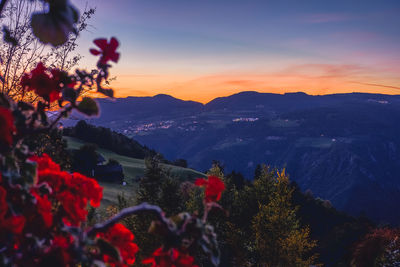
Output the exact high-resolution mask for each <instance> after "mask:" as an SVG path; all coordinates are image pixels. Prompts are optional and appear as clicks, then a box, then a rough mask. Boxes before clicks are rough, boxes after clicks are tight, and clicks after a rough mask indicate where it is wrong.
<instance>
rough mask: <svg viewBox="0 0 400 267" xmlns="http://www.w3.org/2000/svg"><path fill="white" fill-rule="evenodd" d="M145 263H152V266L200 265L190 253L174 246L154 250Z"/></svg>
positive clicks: (180, 266) (182, 266)
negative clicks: (196, 263) (195, 262)
mask: <svg viewBox="0 0 400 267" xmlns="http://www.w3.org/2000/svg"><path fill="white" fill-rule="evenodd" d="M143 264H151V267H198V266H197V265H195V264H194V258H193V257H192V256H190V255H189V254H186V253H182V252H181V251H179V250H177V249H174V248H171V249H168V250H164V249H163V248H162V247H161V248H158V249H157V250H156V251H154V252H153V255H152V256H151V257H150V258H148V259H145V260H143Z"/></svg>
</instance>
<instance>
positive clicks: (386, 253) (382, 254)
mask: <svg viewBox="0 0 400 267" xmlns="http://www.w3.org/2000/svg"><path fill="white" fill-rule="evenodd" d="M399 237H400V231H399V230H398V229H389V228H381V229H374V230H372V231H371V232H370V233H368V234H367V235H366V236H365V237H364V238H363V239H362V240H360V241H359V242H358V243H357V244H356V246H355V249H354V252H353V260H352V262H351V264H352V266H365V267H370V266H371V267H376V266H399V264H400V253H399V251H400V241H399Z"/></svg>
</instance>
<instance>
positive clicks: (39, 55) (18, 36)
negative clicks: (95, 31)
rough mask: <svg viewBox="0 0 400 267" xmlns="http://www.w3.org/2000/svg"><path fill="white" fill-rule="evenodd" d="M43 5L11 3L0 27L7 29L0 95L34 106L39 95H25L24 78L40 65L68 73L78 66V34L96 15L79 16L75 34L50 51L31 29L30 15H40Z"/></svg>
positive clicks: (0, 50)
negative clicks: (32, 103) (38, 13)
mask: <svg viewBox="0 0 400 267" xmlns="http://www.w3.org/2000/svg"><path fill="white" fill-rule="evenodd" d="M43 5H44V4H43V3H40V2H37V1H30V0H8V1H7V6H6V7H5V9H4V10H3V15H4V16H2V17H1V18H0V24H3V25H4V28H3V37H4V40H5V41H2V42H1V47H0V58H1V60H2V64H1V65H0V75H1V76H2V78H3V83H2V84H1V86H0V92H1V93H3V94H5V95H7V96H9V97H10V98H12V99H15V100H22V99H23V100H25V101H28V102H35V101H36V99H37V95H35V94H33V93H31V92H26V91H24V90H23V88H22V86H21V85H20V81H21V78H22V76H23V74H24V73H25V72H26V71H28V70H30V69H33V68H34V67H35V66H36V64H37V63H38V62H39V61H40V62H43V63H45V64H46V65H48V66H49V67H52V68H58V69H60V70H65V71H69V70H71V69H72V68H73V67H74V66H76V65H77V64H78V62H79V60H80V59H81V58H82V56H81V55H79V54H77V53H74V51H75V49H76V47H77V39H78V36H79V35H78V34H79V33H82V32H83V31H84V30H85V29H87V27H88V20H89V19H90V18H91V17H92V16H93V14H94V13H95V9H94V8H88V9H87V10H85V11H84V12H83V13H82V15H81V16H80V19H79V22H78V24H77V27H76V30H77V32H76V33H70V34H69V36H68V40H67V41H66V42H65V43H63V44H61V45H59V46H57V47H48V46H46V45H45V44H44V43H42V42H41V41H39V40H38V39H37V38H35V37H34V35H33V33H32V28H31V14H32V13H35V12H39V11H40V9H41V8H42V6H43Z"/></svg>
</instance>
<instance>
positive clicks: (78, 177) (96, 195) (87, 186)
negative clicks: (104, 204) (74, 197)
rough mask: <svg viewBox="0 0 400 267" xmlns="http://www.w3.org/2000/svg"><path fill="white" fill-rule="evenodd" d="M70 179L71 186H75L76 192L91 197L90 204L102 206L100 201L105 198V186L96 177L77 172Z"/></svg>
mask: <svg viewBox="0 0 400 267" xmlns="http://www.w3.org/2000/svg"><path fill="white" fill-rule="evenodd" d="M69 181H70V185H69V186H70V187H71V188H73V189H74V191H75V192H77V193H78V194H80V195H82V196H85V197H86V198H87V199H90V205H92V206H93V207H98V206H100V201H101V199H102V198H103V188H102V187H101V186H100V185H99V184H98V183H97V181H96V180H95V179H92V178H89V177H86V176H84V175H82V174H80V173H77V172H75V173H73V175H72V178H71V179H70V180H69Z"/></svg>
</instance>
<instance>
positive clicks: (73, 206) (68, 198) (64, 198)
mask: <svg viewBox="0 0 400 267" xmlns="http://www.w3.org/2000/svg"><path fill="white" fill-rule="evenodd" d="M56 198H57V199H58V200H59V201H60V202H61V205H62V207H63V209H64V211H65V219H67V221H68V222H70V223H71V224H72V225H74V226H77V225H79V224H80V222H83V221H85V220H86V215H87V213H88V212H87V210H86V204H87V202H86V201H85V199H84V198H82V197H81V196H78V195H76V194H72V193H71V192H70V191H63V192H62V193H58V194H57V195H56Z"/></svg>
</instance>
